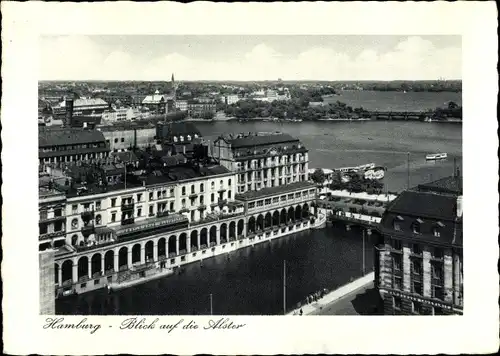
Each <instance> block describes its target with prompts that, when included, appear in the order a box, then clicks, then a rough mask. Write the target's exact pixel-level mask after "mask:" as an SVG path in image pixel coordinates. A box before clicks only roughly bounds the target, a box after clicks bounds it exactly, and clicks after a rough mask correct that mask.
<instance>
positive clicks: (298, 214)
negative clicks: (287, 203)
mask: <svg viewBox="0 0 500 356" xmlns="http://www.w3.org/2000/svg"><path fill="white" fill-rule="evenodd" d="M300 219H302V207H301V206H300V205H297V207H296V208H295V220H300Z"/></svg>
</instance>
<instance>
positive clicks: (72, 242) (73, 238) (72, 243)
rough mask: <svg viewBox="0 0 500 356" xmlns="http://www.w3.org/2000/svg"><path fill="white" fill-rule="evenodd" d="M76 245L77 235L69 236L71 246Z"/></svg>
mask: <svg viewBox="0 0 500 356" xmlns="http://www.w3.org/2000/svg"><path fill="white" fill-rule="evenodd" d="M77 245H78V235H77V234H74V235H73V236H71V246H77Z"/></svg>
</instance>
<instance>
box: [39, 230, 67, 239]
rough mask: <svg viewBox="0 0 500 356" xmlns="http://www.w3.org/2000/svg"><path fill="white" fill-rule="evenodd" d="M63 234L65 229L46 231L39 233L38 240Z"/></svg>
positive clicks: (62, 235)
mask: <svg viewBox="0 0 500 356" xmlns="http://www.w3.org/2000/svg"><path fill="white" fill-rule="evenodd" d="M65 235H66V231H65V230H60V231H53V232H46V233H44V234H40V236H39V237H38V240H45V239H54V238H56V237H64V236H65Z"/></svg>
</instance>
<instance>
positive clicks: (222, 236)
mask: <svg viewBox="0 0 500 356" xmlns="http://www.w3.org/2000/svg"><path fill="white" fill-rule="evenodd" d="M220 240H221V242H227V224H226V223H223V224H221V226H220Z"/></svg>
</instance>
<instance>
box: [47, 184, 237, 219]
mask: <svg viewBox="0 0 500 356" xmlns="http://www.w3.org/2000/svg"><path fill="white" fill-rule="evenodd" d="M219 186H220V188H219V189H223V188H224V181H223V180H221V181H220V183H219ZM228 186H229V188H230V187H231V179H229V180H228ZM211 187H212V189H215V182H212V183H211ZM204 189H205V187H204V184H203V183H200V187H199V192H200V193H204V192H205V190H204ZM168 192H169V197H170V198H173V197H175V189H174V188H170V189H169V190H168ZM186 193H187V190H186V187H185V186H184V187H182V191H181V195H186ZM190 194H196V188H195V185H194V184H193V185H191V188H190ZM212 195H213V193H212ZM136 197H137V202H143V199H142V198H143V194H142V193H138V194H137V195H136ZM163 198H167V189H163V190H161V191H160V190H159V191H157V192H156V199H163ZM231 198H232V197H231V191H229V192H228V199H231ZM154 199H155V194H154V192H149V201H152V200H154ZM212 200H213V199H212ZM116 202H117V198H111V207H112V208H114V207H116ZM133 203H134V200H133V199H132V198H122V204H133ZM82 205H83V210H84V211H88V210H90V211H92V210H94V205H93V203H84V204H82ZM95 210H101V201H96V202H95ZM72 212H73V214H76V213H77V212H78V204H73V205H72ZM40 216H42V212H41V213H40ZM58 216H59V215H58Z"/></svg>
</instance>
